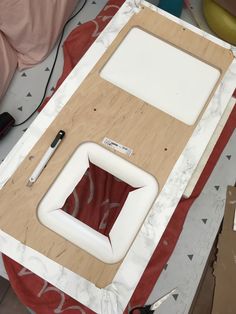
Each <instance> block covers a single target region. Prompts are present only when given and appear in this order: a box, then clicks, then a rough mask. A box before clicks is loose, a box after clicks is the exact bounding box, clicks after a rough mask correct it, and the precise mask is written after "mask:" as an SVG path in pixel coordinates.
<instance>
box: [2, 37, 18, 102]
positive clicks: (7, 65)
mask: <svg viewBox="0 0 236 314" xmlns="http://www.w3.org/2000/svg"><path fill="white" fill-rule="evenodd" d="M16 66H17V57H16V53H15V51H14V50H13V49H12V48H11V46H10V45H9V43H8V42H7V40H6V38H5V36H4V35H3V34H2V33H1V32H0V98H1V97H2V96H3V95H4V94H5V92H6V90H7V87H8V85H9V83H10V81H11V79H12V76H13V74H14V72H15V69H16Z"/></svg>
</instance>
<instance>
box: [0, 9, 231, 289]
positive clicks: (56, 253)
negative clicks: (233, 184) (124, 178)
mask: <svg viewBox="0 0 236 314" xmlns="http://www.w3.org/2000/svg"><path fill="white" fill-rule="evenodd" d="M134 26H135V27H140V28H142V29H144V30H145V31H147V32H150V33H152V34H154V35H155V36H157V37H159V38H161V39H163V40H165V41H167V42H169V43H171V44H173V45H174V46H176V47H179V48H180V49H183V50H184V51H186V52H188V53H189V54H191V55H193V56H195V57H196V58H199V59H201V60H203V61H205V62H206V63H208V64H210V65H212V66H214V67H216V68H218V69H219V70H220V71H221V78H222V76H223V75H224V73H225V71H226V70H227V69H228V67H229V65H230V63H231V62H232V60H233V55H232V53H231V51H230V50H227V49H225V48H222V47H220V46H218V45H217V44H215V43H212V42H210V41H209V40H207V39H206V38H204V37H201V36H199V35H197V34H195V33H193V32H192V31H190V30H188V29H185V28H183V27H182V26H181V25H179V24H177V23H175V22H173V21H171V20H168V19H167V18H165V17H164V16H162V15H159V14H158V13H155V12H153V11H151V10H150V9H147V8H143V9H142V10H141V12H140V13H138V14H135V15H134V16H133V17H132V18H131V20H130V21H129V23H127V25H126V26H125V27H124V28H123V29H122V31H121V32H120V33H119V35H118V36H117V37H116V39H115V41H114V42H113V43H112V45H111V46H110V47H109V48H108V50H107V51H106V53H105V54H104V55H103V56H102V58H101V59H100V60H99V61H98V63H97V64H96V66H95V67H94V68H93V70H92V71H91V72H90V74H89V75H88V77H87V78H86V79H85V80H84V81H83V83H82V84H81V86H80V87H79V88H78V90H77V91H76V92H75V93H74V95H73V96H72V97H71V99H70V100H69V101H68V103H67V104H66V105H65V107H64V108H63V109H62V111H61V112H60V113H59V115H58V116H57V117H56V119H55V120H54V121H53V123H52V124H51V125H50V127H49V128H48V129H47V130H46V132H45V133H44V135H43V136H42V137H41V138H40V140H39V141H38V142H37V144H36V145H35V146H34V147H33V149H32V150H31V152H30V153H29V155H28V156H27V158H25V160H24V161H23V162H22V164H21V165H20V167H19V168H18V169H17V171H16V172H15V173H14V175H13V176H12V178H11V179H10V180H9V181H8V182H7V184H6V185H5V186H4V188H3V189H2V190H1V191H0V228H1V229H2V230H3V231H4V232H6V233H8V234H10V235H11V236H13V237H14V238H16V239H17V240H19V241H21V242H22V243H24V244H26V245H27V246H29V247H31V248H33V249H35V250H36V251H38V252H40V253H42V254H44V255H46V256H47V257H49V258H50V259H52V260H54V261H55V262H57V263H59V264H61V265H63V266H64V267H66V268H68V269H70V270H72V271H73V272H75V273H77V274H79V275H81V276H82V277H84V278H86V279H88V280H89V281H91V282H93V283H94V284H95V285H96V286H98V287H105V286H106V285H108V284H109V283H111V281H112V280H113V278H114V276H115V274H116V272H117V269H118V267H119V265H120V263H117V264H113V265H109V264H105V263H103V262H101V261H99V260H97V259H96V258H95V257H93V256H91V255H90V254H88V253H87V252H85V251H83V250H82V249H80V248H78V247H76V246H75V245H73V244H72V243H70V242H69V241H67V240H65V239H64V238H62V237H61V236H60V235H58V234H56V233H54V232H53V231H51V230H49V229H47V228H46V227H44V226H43V225H41V224H40V223H39V221H38V219H37V207H38V204H39V202H40V200H41V199H42V198H43V196H44V194H45V193H46V192H47V190H48V189H49V187H50V185H51V184H52V183H53V181H54V180H55V178H56V177H57V176H58V174H59V173H60V171H61V169H62V168H63V167H64V165H65V164H66V162H67V161H68V159H69V158H70V156H71V155H72V153H73V152H74V150H75V149H76V148H77V147H78V145H80V144H81V143H83V142H85V141H93V142H96V143H98V144H101V142H102V140H103V138H104V137H108V138H111V139H113V140H115V141H117V142H119V143H122V144H123V145H125V146H128V147H130V148H132V149H133V150H134V153H133V155H132V156H131V157H128V156H125V155H122V154H119V153H117V152H115V153H116V154H118V155H120V156H121V157H123V158H125V159H127V160H129V161H130V162H131V163H134V164H135V165H137V166H138V167H140V168H142V169H144V170H145V171H147V172H149V173H151V174H153V175H154V176H155V177H156V178H157V181H158V182H159V187H160V190H161V189H162V187H163V185H164V184H165V182H166V179H167V178H168V176H169V174H170V172H171V170H172V168H173V166H174V165H175V163H176V161H177V159H178V158H179V156H180V155H181V153H182V151H183V149H184V147H185V145H186V143H187V141H188V140H189V138H190V137H191V135H192V132H193V130H194V128H195V127H196V125H197V123H198V121H197V122H196V123H195V125H194V126H188V125H186V124H184V123H182V122H180V121H178V120H176V119H174V118H173V117H171V116H169V115H167V114H165V113H164V112H161V111H160V110H158V109H156V108H154V107H153V106H150V105H148V104H147V103H145V102H143V101H141V100H140V99H138V98H136V97H134V96H132V95H130V94H128V93H127V92H125V91H123V90H121V89H119V88H118V87H116V86H114V85H112V84H110V83H109V82H107V81H105V80H103V79H102V78H100V75H99V72H100V70H101V68H102V67H103V66H104V64H105V63H106V62H107V60H108V59H109V57H110V56H111V54H112V53H113V51H115V49H116V48H117V46H118V45H119V43H120V42H121V41H122V40H123V38H124V36H125V35H126V34H127V33H128V32H129V30H130V29H131V28H132V27H134ZM180 75H181V73H180ZM170 92H171V91H170ZM213 93H214V91H213V92H212V95H213ZM212 95H211V96H212ZM193 97H194V95H193ZM209 99H210V98H209ZM190 105H191V104H190ZM206 105H207V104H206ZM203 111H204V109H203ZM203 111H202V112H203ZM199 119H200V117H199ZM60 129H63V130H65V132H66V137H65V140H63V142H62V144H61V145H60V146H59V148H58V150H57V152H56V153H55V155H54V156H53V158H52V159H51V160H50V162H49V163H48V165H47V167H46V169H45V170H44V171H43V173H42V174H41V176H40V177H39V179H38V180H37V182H36V183H35V184H34V185H33V186H32V187H30V188H29V187H27V186H26V184H27V181H28V178H29V177H30V175H31V173H32V172H33V170H34V169H35V167H36V165H37V164H38V162H39V161H40V159H41V158H42V156H43V154H44V152H45V151H46V150H47V148H48V146H49V145H50V143H51V141H52V140H53V138H54V137H55V134H56V133H57V132H58V130H60ZM78 167H79V165H78ZM75 171H76V169H75Z"/></svg>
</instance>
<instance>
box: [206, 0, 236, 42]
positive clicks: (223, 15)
mask: <svg viewBox="0 0 236 314" xmlns="http://www.w3.org/2000/svg"><path fill="white" fill-rule="evenodd" d="M203 11H204V15H205V18H206V20H207V23H208V25H209V27H210V28H211V29H212V31H213V32H214V33H216V35H217V36H218V37H220V38H222V39H223V40H225V41H227V42H229V43H230V44H232V45H236V17H235V16H233V15H231V14H230V13H228V12H227V11H226V10H225V9H223V8H222V7H221V6H219V5H218V4H216V3H215V2H214V0H203Z"/></svg>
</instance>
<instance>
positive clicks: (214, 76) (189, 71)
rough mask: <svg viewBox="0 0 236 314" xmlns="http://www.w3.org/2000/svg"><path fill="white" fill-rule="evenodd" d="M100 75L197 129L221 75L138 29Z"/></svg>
mask: <svg viewBox="0 0 236 314" xmlns="http://www.w3.org/2000/svg"><path fill="white" fill-rule="evenodd" d="M100 75H101V77H102V78H103V79H105V80H107V81H109V82H111V83H112V84H114V85H116V86H118V87H120V88H121V89H123V90H125V91H127V92H129V93H130V94H132V95H134V96H136V97H138V98H140V99H142V100H143V101H145V102H147V103H148V104H150V105H152V106H154V107H156V108H158V109H160V110H162V111H164V112H165V113H167V114H169V115H171V116H173V117H174V118H176V119H178V120H180V121H182V122H184V123H185V124H188V125H193V124H194V123H195V122H196V120H197V118H198V116H199V114H200V112H201V111H202V109H203V107H204V105H205V104H206V102H207V100H208V98H209V96H210V94H211V93H212V91H213V89H214V87H215V85H216V83H217V81H218V79H219V77H220V71H219V70H218V69H216V68H214V67H212V66H210V65H209V64H207V63H205V62H203V61H201V60H199V59H197V58H195V57H194V56H192V55H190V54H188V53H186V52H184V51H182V50H181V49H178V48H176V47H174V46H173V45H171V44H169V43H167V42H165V41H163V40H161V39H159V38H157V37H155V36H153V35H151V34H149V33H147V32H145V31H143V30H141V29H140V28H137V27H134V28H132V29H131V30H130V31H129V33H128V34H127V35H126V37H125V38H124V40H123V41H122V42H121V44H120V45H119V46H118V48H117V49H116V51H115V52H114V53H113V55H112V56H111V57H110V59H109V60H108V62H107V63H106V64H105V66H104V67H103V68H102V70H101V72H100ZM127 106H128V104H127Z"/></svg>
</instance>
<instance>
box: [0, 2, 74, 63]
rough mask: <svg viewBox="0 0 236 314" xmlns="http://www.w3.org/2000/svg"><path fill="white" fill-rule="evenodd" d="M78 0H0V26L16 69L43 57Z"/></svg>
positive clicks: (51, 46) (52, 44) (50, 47)
mask: <svg viewBox="0 0 236 314" xmlns="http://www.w3.org/2000/svg"><path fill="white" fill-rule="evenodd" d="M78 1H79V0H1V1H0V30H1V31H2V32H3V33H4V34H5V36H6V38H7V39H8V42H9V43H10V45H11V46H12V47H13V48H14V49H15V50H16V53H17V58H18V66H19V68H20V69H23V68H28V67H31V66H32V65H34V64H36V63H38V62H40V61H42V60H43V59H45V58H46V57H47V55H48V54H49V53H50V51H51V50H52V48H53V46H54V44H55V42H56V40H57V38H58V36H59V34H60V33H61V31H62V28H63V26H64V24H65V22H66V21H67V20H68V18H69V17H70V15H71V14H72V12H73V10H74V9H75V6H76V4H77V3H78Z"/></svg>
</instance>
